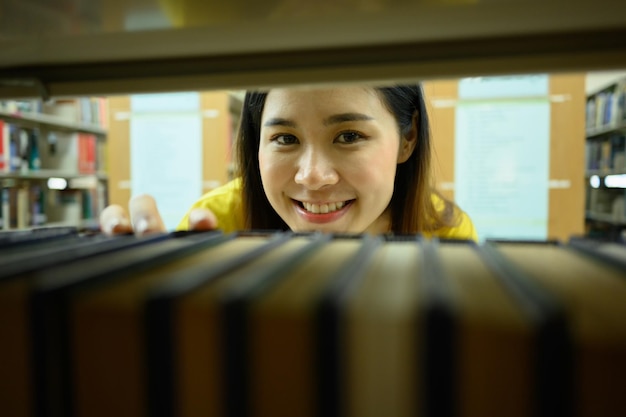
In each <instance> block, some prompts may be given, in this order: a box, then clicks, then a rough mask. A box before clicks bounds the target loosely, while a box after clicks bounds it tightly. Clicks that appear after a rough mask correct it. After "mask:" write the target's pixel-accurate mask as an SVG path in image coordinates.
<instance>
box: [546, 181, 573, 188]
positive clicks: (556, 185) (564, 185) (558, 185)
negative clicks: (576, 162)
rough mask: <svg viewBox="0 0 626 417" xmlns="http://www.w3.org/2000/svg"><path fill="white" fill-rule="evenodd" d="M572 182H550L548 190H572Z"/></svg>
mask: <svg viewBox="0 0 626 417" xmlns="http://www.w3.org/2000/svg"><path fill="white" fill-rule="evenodd" d="M571 186H572V182H571V181H570V180H550V181H548V188H561V189H562V188H570V187H571Z"/></svg>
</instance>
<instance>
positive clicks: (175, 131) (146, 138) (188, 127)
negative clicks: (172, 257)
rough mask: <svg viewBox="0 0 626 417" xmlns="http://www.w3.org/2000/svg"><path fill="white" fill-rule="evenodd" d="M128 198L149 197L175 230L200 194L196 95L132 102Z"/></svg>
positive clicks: (199, 128)
mask: <svg viewBox="0 0 626 417" xmlns="http://www.w3.org/2000/svg"><path fill="white" fill-rule="evenodd" d="M131 111H132V116H131V121H130V137H131V141H130V142H131V147H130V148H131V149H130V151H131V152H130V154H131V187H132V194H133V195H139V194H150V195H152V196H153V197H154V198H155V199H156V202H157V205H158V207H159V212H160V213H161V216H162V218H163V222H164V223H165V227H166V228H167V229H168V230H174V229H175V228H176V226H177V225H178V223H179V222H180V220H181V219H182V217H183V215H184V214H185V213H186V212H187V210H188V209H189V207H191V205H192V204H193V203H194V202H195V201H196V200H197V199H198V198H199V197H200V195H201V193H202V115H201V113H200V99H199V95H198V93H173V94H142V95H138V96H132V97H131Z"/></svg>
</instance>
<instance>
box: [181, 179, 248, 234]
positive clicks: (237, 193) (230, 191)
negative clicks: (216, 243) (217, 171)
mask: <svg viewBox="0 0 626 417" xmlns="http://www.w3.org/2000/svg"><path fill="white" fill-rule="evenodd" d="M199 207H200V208H205V209H209V210H211V211H212V212H213V214H215V217H216V218H217V227H218V229H219V230H221V231H223V232H224V233H230V232H234V231H237V230H242V229H243V228H244V216H243V204H242V190H241V179H235V180H233V181H230V182H228V183H227V184H225V185H223V186H221V187H218V188H216V189H214V190H211V191H209V192H208V193H206V194H204V195H203V196H202V197H200V198H199V199H198V200H197V201H196V202H195V203H194V204H193V205H192V206H191V207H190V208H189V210H188V211H187V213H186V214H185V216H184V217H183V218H182V220H181V221H180V223H179V224H178V227H176V230H188V229H189V212H190V211H191V210H192V209H195V208H199Z"/></svg>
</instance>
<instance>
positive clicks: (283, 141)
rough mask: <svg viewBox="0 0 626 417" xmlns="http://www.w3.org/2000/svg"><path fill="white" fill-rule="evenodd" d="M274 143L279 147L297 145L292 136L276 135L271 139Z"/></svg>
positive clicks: (296, 140) (296, 139)
mask: <svg viewBox="0 0 626 417" xmlns="http://www.w3.org/2000/svg"><path fill="white" fill-rule="evenodd" d="M272 140H273V141H274V142H277V143H278V144H279V145H293V144H296V143H298V138H296V137H295V136H294V135H276V136H274V137H273V138H272Z"/></svg>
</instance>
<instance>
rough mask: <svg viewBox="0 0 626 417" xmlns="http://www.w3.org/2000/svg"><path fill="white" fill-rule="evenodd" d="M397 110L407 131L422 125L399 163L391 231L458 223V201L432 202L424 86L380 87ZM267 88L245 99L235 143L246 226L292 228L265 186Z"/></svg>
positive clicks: (414, 230)
mask: <svg viewBox="0 0 626 417" xmlns="http://www.w3.org/2000/svg"><path fill="white" fill-rule="evenodd" d="M375 90H376V91H377V92H378V93H379V95H380V97H381V99H382V101H383V103H384V104H385V106H386V107H387V109H388V110H389V111H390V112H391V113H392V114H393V115H394V117H395V119H396V123H397V126H398V131H399V132H400V134H401V135H402V136H406V135H408V134H410V132H411V130H412V129H413V123H414V120H415V123H416V124H417V144H416V146H415V149H414V151H413V153H412V154H411V156H410V157H409V159H408V160H407V161H405V162H404V163H402V164H399V165H398V169H397V171H396V177H395V182H394V190H393V195H392V197H391V202H390V203H389V205H390V208H391V231H392V232H394V233H419V232H424V231H433V230H437V229H439V228H441V227H445V226H451V225H452V224H453V213H454V205H453V204H452V203H451V202H449V201H447V200H445V199H444V198H443V197H441V199H442V201H443V204H444V206H443V209H440V210H437V209H435V207H434V204H433V201H432V194H433V193H434V192H435V191H434V189H433V187H432V174H431V142H430V126H429V123H428V114H427V112H426V105H425V103H424V95H423V92H422V88H421V86H420V85H399V86H393V87H379V88H376V89H375ZM266 97H267V92H249V93H247V94H246V96H245V99H244V105H243V110H242V114H241V124H240V127H239V133H238V135H237V142H236V144H235V145H236V154H237V161H238V164H237V169H238V175H239V176H240V177H241V180H242V187H243V207H244V213H245V223H246V228H247V229H270V230H287V229H289V227H288V226H287V224H286V223H285V222H284V221H283V220H282V218H281V217H280V216H279V215H278V214H277V213H276V211H274V209H273V208H272V206H271V205H270V202H269V201H268V199H267V197H266V195H265V192H264V190H263V184H262V182H261V173H260V169H259V157H258V155H259V142H260V136H261V114H262V113H263V106H264V105H265V99H266Z"/></svg>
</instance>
